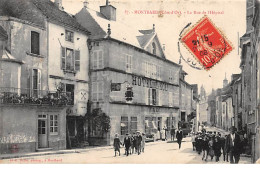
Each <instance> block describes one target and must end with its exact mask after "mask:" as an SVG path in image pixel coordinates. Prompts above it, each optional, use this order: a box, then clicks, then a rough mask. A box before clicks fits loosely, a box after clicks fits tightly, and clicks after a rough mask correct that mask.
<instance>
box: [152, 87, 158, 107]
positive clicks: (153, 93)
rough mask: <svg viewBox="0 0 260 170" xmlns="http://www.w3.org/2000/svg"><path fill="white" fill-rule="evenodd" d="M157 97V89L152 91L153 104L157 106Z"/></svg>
mask: <svg viewBox="0 0 260 170" xmlns="http://www.w3.org/2000/svg"><path fill="white" fill-rule="evenodd" d="M156 99H157V96H156V89H152V104H153V105H156V104H157V100H156Z"/></svg>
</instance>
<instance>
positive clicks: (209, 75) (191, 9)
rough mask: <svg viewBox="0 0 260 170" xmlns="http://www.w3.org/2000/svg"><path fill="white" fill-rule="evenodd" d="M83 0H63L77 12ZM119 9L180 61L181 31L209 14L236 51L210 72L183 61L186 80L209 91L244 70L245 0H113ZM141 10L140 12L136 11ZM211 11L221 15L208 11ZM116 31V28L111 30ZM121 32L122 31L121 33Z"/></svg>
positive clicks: (92, 0) (92, 3)
mask: <svg viewBox="0 0 260 170" xmlns="http://www.w3.org/2000/svg"><path fill="white" fill-rule="evenodd" d="M83 1H84V0H63V1H62V3H63V7H64V10H65V11H66V12H68V13H71V14H76V13H77V12H79V11H80V10H81V8H83ZM88 2H89V4H88V8H90V9H93V10H96V11H99V6H102V5H105V3H106V0H88ZM109 2H110V4H111V5H113V6H114V7H116V8H117V20H119V21H121V22H124V23H126V25H128V26H129V27H132V28H134V29H138V30H141V29H152V26H153V24H155V30H156V32H157V34H158V37H159V40H160V42H161V44H165V52H166V58H167V59H169V60H171V61H174V62H176V63H179V59H180V54H179V52H178V46H177V43H178V39H179V34H180V32H181V30H182V29H183V28H184V27H185V26H186V25H187V24H188V23H191V26H192V25H194V24H196V23H197V22H198V21H199V20H200V19H201V18H202V17H203V16H204V14H205V13H206V14H207V16H208V17H209V18H210V19H211V21H212V22H213V23H214V24H215V26H216V27H217V28H218V29H219V30H221V32H222V33H223V34H224V35H225V36H226V38H227V39H228V40H229V42H231V44H232V46H233V48H234V49H233V50H232V51H231V52H230V53H229V54H228V55H227V56H225V57H224V58H223V59H222V60H221V61H220V62H219V63H218V64H216V65H215V66H214V67H213V68H211V69H210V70H209V71H206V70H204V69H202V70H196V69H194V68H191V67H190V66H189V65H188V64H186V63H185V62H184V61H182V62H181V64H182V65H183V69H184V71H185V72H187V73H188V75H187V76H186V78H185V79H186V81H187V82H188V83H190V84H198V87H199V88H200V87H201V86H202V85H203V86H204V87H205V89H206V92H207V93H210V92H211V90H212V88H214V89H217V88H222V87H223V79H224V78H225V74H226V77H227V79H228V81H229V82H230V81H231V75H232V74H238V73H241V70H240V68H239V65H240V54H241V53H240V51H241V49H240V48H239V38H238V37H241V36H243V35H244V33H245V31H246V1H245V0H131V1H127V0H110V1H109ZM143 10H149V11H151V10H164V11H167V12H170V13H169V14H164V15H163V16H159V15H158V14H144V13H143V14H142V13H141V12H140V11H143ZM136 11H138V12H137V13H135V12H136ZM208 11H214V12H219V13H220V14H208ZM112 31H113V30H112ZM118 34H120V32H119V33H118ZM180 50H181V53H182V55H183V56H184V58H185V59H188V58H189V59H191V60H193V61H196V60H195V58H194V57H193V56H192V55H191V54H190V53H189V52H188V51H187V50H186V49H185V48H184V46H183V45H182V44H181V46H180Z"/></svg>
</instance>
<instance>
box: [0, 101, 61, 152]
mask: <svg viewBox="0 0 260 170" xmlns="http://www.w3.org/2000/svg"><path fill="white" fill-rule="evenodd" d="M42 113H45V114H57V115H59V116H58V117H59V120H58V129H59V133H58V135H54V136H52V135H49V137H48V145H49V146H48V147H50V148H53V149H54V150H56V149H66V121H65V120H66V112H65V109H64V108H61V107H60V108H55V107H51V108H49V107H46V108H44V107H42V106H28V105H16V106H14V105H4V106H3V105H2V106H0V143H1V144H0V145H1V149H0V153H1V154H8V153H23V152H35V151H36V149H37V148H38V114H42ZM25 117H26V118H25ZM47 124H48V121H47ZM47 131H49V129H47ZM47 133H48V132H47Z"/></svg>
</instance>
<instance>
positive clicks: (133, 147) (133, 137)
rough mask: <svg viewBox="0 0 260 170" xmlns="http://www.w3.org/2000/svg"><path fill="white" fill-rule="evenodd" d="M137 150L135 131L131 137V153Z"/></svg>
mask: <svg viewBox="0 0 260 170" xmlns="http://www.w3.org/2000/svg"><path fill="white" fill-rule="evenodd" d="M135 152H136V134H135V132H134V133H133V135H132V137H131V154H134V153H135Z"/></svg>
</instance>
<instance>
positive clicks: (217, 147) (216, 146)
mask: <svg viewBox="0 0 260 170" xmlns="http://www.w3.org/2000/svg"><path fill="white" fill-rule="evenodd" d="M213 149H214V153H215V157H216V162H219V157H220V156H221V141H220V137H219V136H217V137H215V141H214V144H213Z"/></svg>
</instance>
